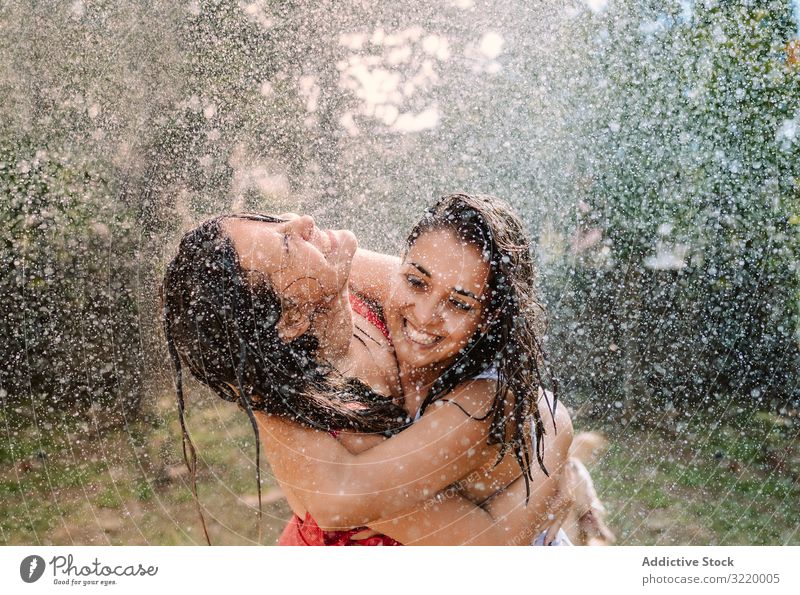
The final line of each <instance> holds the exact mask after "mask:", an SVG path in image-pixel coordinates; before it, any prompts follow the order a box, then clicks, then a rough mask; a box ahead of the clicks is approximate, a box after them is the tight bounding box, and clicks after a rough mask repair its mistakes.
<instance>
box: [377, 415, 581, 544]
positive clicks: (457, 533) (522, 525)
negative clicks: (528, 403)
mask: <svg viewBox="0 0 800 595" xmlns="http://www.w3.org/2000/svg"><path fill="white" fill-rule="evenodd" d="M545 411H546V412H545ZM545 411H543V413H544V416H545V425H546V427H549V428H552V424H551V423H550V420H552V417H550V415H549V411H547V410H545ZM556 426H557V428H558V432H557V433H555V435H552V436H551V435H548V436H546V437H545V443H546V446H545V453H544V455H545V457H544V458H545V461H544V463H545V467H546V468H547V470H548V472H549V473H550V476H549V477H548V476H547V475H545V474H544V473H543V472H542V470H541V469H540V468H539V467H538V466H536V467H534V468H533V469H532V470H531V472H532V476H533V478H532V481H531V483H530V487H531V494H530V500H529V501H528V503H527V504H526V501H525V498H526V491H525V480H524V478H523V477H521V476H520V477H519V478H517V479H516V480H515V481H514V482H513V483H512V484H511V485H510V486H508V487H506V488H505V489H504V490H502V491H500V492H498V493H497V494H495V495H493V496H492V497H491V498H489V500H487V501H486V502H485V503H484V504H483V505H482V506H477V505H475V504H474V503H472V502H470V501H469V500H467V499H466V498H464V497H463V496H461V495H460V494H459V493H458V487H459V486H458V483H456V484H454V485H453V486H450V487H448V488H447V489H446V490H444V491H443V492H440V493H439V494H438V495H437V496H436V497H434V498H433V499H430V500H428V501H426V502H425V503H423V504H421V505H418V506H417V507H415V508H413V509H412V510H408V511H405V512H404V513H402V514H399V515H396V516H395V517H394V518H391V519H387V520H381V521H378V522H373V523H371V524H370V528H372V529H374V530H376V531H380V532H381V533H384V534H386V535H389V536H390V537H392V538H394V539H396V540H397V541H399V542H400V543H403V544H407V545H528V544H530V543H531V541H533V539H534V538H535V537H536V536H537V535H538V534H539V533H540V532H541V531H543V530H544V529H545V527H546V526H547V525H549V524H550V522H551V520H550V518H549V517H550V515H551V514H553V513H555V514H559V511H558V510H555V508H556V507H558V504H556V502H557V501H559V498H560V496H561V495H562V494H561V493H560V492H559V489H560V488H561V485H560V481H561V479H562V470H563V466H564V463H565V462H566V460H567V457H568V453H569V447H570V444H571V443H572V422H571V420H570V418H569V414H568V413H567V411H566V409H565V408H564V407H560V408H559V409H558V410H557V412H556Z"/></svg>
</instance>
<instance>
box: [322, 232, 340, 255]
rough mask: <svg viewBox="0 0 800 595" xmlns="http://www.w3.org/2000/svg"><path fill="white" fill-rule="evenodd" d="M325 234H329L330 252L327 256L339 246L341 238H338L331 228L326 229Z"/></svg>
mask: <svg viewBox="0 0 800 595" xmlns="http://www.w3.org/2000/svg"><path fill="white" fill-rule="evenodd" d="M325 235H327V236H328V252H327V253H326V254H325V256H330V255H331V254H333V253H334V252H336V248H338V247H339V240H337V239H336V235H335V234H334V233H333V232H332V231H331V230H330V229H328V230H326V231H325Z"/></svg>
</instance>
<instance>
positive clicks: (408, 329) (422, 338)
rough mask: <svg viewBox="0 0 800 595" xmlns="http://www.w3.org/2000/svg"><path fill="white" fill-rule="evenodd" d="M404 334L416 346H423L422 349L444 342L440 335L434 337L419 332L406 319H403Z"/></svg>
mask: <svg viewBox="0 0 800 595" xmlns="http://www.w3.org/2000/svg"><path fill="white" fill-rule="evenodd" d="M403 334H405V336H406V338H407V339H408V340H409V341H411V342H412V343H415V344H416V345H421V346H422V347H431V346H433V345H436V344H437V343H439V342H440V341H441V340H442V337H440V336H439V335H432V334H430V333H426V332H425V331H421V330H419V329H418V328H416V327H415V326H414V325H413V324H411V323H410V322H409V321H408V319H406V318H404V319H403Z"/></svg>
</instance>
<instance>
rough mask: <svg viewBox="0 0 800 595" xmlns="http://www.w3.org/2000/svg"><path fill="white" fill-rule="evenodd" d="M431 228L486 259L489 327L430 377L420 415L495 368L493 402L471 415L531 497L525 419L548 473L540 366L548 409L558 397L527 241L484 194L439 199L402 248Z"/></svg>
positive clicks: (505, 209)
mask: <svg viewBox="0 0 800 595" xmlns="http://www.w3.org/2000/svg"><path fill="white" fill-rule="evenodd" d="M434 230H448V231H450V232H452V233H453V234H454V235H455V236H456V238H457V239H458V240H460V241H462V242H465V243H467V244H470V245H473V246H475V247H476V248H478V249H479V250H480V251H481V254H482V255H483V258H484V260H485V261H486V262H487V263H488V264H489V281H488V288H487V292H488V293H486V294H485V295H487V296H488V299H487V300H486V301H485V302H484V305H483V308H484V311H483V316H484V320H486V321H487V322H488V326H487V327H486V328H484V329H483V330H482V331H476V333H475V334H474V335H473V336H472V337H471V338H470V340H469V341H468V343H467V344H466V345H465V346H464V347H463V348H462V349H461V351H460V352H459V354H458V356H457V357H456V359H455V360H454V362H453V363H452V364H451V365H450V366H449V367H448V368H447V369H446V370H445V371H444V372H443V373H442V374H441V376H439V378H437V379H436V380H435V381H434V383H433V384H432V386H431V388H430V390H429V391H428V394H427V395H426V397H425V399H424V400H423V401H422V405H421V406H420V414H422V413H424V411H425V409H427V408H428V407H429V406H430V405H431V404H432V403H434V402H436V401H439V400H443V401H444V400H446V399H444V398H443V397H445V395H447V394H448V393H449V392H451V391H452V390H453V389H454V388H456V386H458V385H459V384H461V383H462V382H465V381H468V380H470V379H471V378H474V377H475V376H477V375H478V374H480V373H481V372H484V371H486V370H489V369H492V368H494V369H495V370H496V371H497V376H498V382H497V389H496V391H495V396H494V400H493V401H492V406H491V408H490V409H489V411H488V412H487V413H486V415H485V416H483V417H480V418H477V417H476V418H475V419H486V418H487V417H491V425H490V429H489V439H488V442H489V444H499V445H500V454H499V457H498V462H499V461H500V460H501V459H502V458H503V456H504V455H505V454H506V453H507V452H508V451H509V450H512V452H513V454H514V456H515V458H516V460H517V462H518V463H519V466H520V468H521V469H522V471H523V475H524V477H525V489H526V493H527V497H528V498H529V497H530V481H531V479H532V476H531V452H530V447H529V442H528V440H527V439H526V436H527V432H528V428H529V427H530V425H529V424H530V420H533V424H534V427H535V430H536V431H535V452H536V459H537V461H538V463H539V467H540V468H541V469H542V471H543V472H544V473H545V474H548V471H547V469H546V468H545V466H544V452H543V445H544V442H543V440H544V435H545V431H546V430H545V427H544V423H543V422H542V415H541V412H540V411H539V406H538V396H539V387H542V388H544V387H545V386H546V384H545V378H544V377H543V371H544V372H545V373H546V375H547V380H548V381H549V387H550V388H551V389H552V391H553V395H554V399H553V403H552V407H553V409H552V413H553V414H555V407H556V403H557V401H558V381H557V379H556V378H555V376H554V375H553V374H552V372H551V371H550V367H549V365H548V364H547V361H546V358H545V354H544V351H543V349H542V345H541V343H540V341H539V339H538V337H539V336H540V335H541V332H542V331H543V326H544V317H543V313H544V309H543V308H542V306H541V305H540V304H539V303H538V301H537V299H536V291H535V280H536V267H535V264H534V260H533V254H532V252H531V242H530V239H529V238H528V234H527V233H526V231H525V227H524V225H523V224H522V221H520V219H519V217H517V215H516V214H515V213H514V212H513V210H512V209H511V207H510V206H509V205H508V204H507V203H505V202H504V201H502V200H500V199H499V198H495V197H493V196H485V195H467V194H452V195H449V196H445V197H443V198H441V199H439V200H438V201H437V202H436V204H434V205H433V206H432V207H430V208H429V209H428V210H427V212H426V213H425V215H424V216H423V217H422V219H421V220H420V221H419V222H418V223H417V224H416V225H415V226H414V228H413V229H412V230H411V233H410V234H409V235H408V239H407V240H406V253H407V252H408V250H409V249H410V248H411V247H412V246H413V245H414V244H415V243H416V241H417V239H419V237H420V236H422V234H424V233H426V232H429V231H434ZM507 409H510V414H507V412H506V410H507ZM473 417H474V416H473ZM553 428H554V430H555V423H554V424H553Z"/></svg>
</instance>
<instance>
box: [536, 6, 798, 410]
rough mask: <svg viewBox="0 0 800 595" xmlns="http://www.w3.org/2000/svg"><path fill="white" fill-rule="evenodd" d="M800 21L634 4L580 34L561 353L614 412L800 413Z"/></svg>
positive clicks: (557, 298) (777, 12)
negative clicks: (792, 44)
mask: <svg viewBox="0 0 800 595" xmlns="http://www.w3.org/2000/svg"><path fill="white" fill-rule="evenodd" d="M790 16H791V15H790V5H789V3H787V2H778V1H771V0H765V1H760V2H751V1H748V2H743V1H735V2H715V3H706V4H702V3H692V4H690V5H687V7H683V8H681V7H680V6H679V5H678V4H675V5H674V6H671V5H670V6H665V5H663V3H660V2H646V1H645V2H641V1H639V2H633V1H629V2H622V3H619V2H618V3H615V4H614V6H609V8H608V10H607V11H606V12H604V13H602V14H598V15H594V16H593V17H592V18H591V19H590V20H588V21H587V25H586V27H585V29H582V30H581V32H580V33H581V35H582V37H581V38H580V42H578V43H582V44H583V47H585V49H586V52H585V53H584V54H583V55H582V58H583V59H582V63H580V64H577V65H576V68H579V71H578V72H576V73H575V79H574V80H575V85H574V87H573V88H572V89H571V92H572V93H573V99H574V101H576V102H580V106H578V105H576V106H575V112H574V113H575V118H574V120H573V126H574V127H575V128H574V131H575V138H576V145H577V146H576V152H577V155H578V158H579V164H580V165H579V171H580V176H579V179H578V181H579V182H580V184H577V185H578V186H581V185H582V186H583V188H581V189H579V190H578V194H577V196H576V203H578V204H579V208H578V209H577V216H576V219H575V223H574V226H573V233H572V238H571V250H570V253H569V254H567V256H566V258H564V260H563V261H561V262H560V263H558V264H557V266H560V267H561V269H560V273H559V275H558V276H556V278H555V279H554V280H552V282H553V286H551V287H550V288H549V289H550V300H551V303H553V304H554V308H553V310H554V314H555V316H556V324H555V325H554V332H553V336H554V340H553V341H552V342H553V343H555V345H556V346H557V347H558V349H557V350H558V357H557V359H558V362H559V367H560V369H561V372H562V376H565V377H566V379H567V384H568V385H570V386H572V387H574V388H575V389H576V392H577V393H579V394H582V395H583V396H584V397H585V398H588V399H591V400H592V401H593V406H594V408H595V409H596V410H601V411H602V412H603V414H607V413H608V408H610V409H611V415H612V416H616V417H620V416H622V415H625V414H626V413H625V412H627V411H628V410H629V409H630V408H631V407H633V408H634V409H636V408H639V409H642V408H643V409H645V410H648V409H649V408H652V407H666V408H667V409H669V408H671V407H676V408H679V409H681V408H683V409H686V410H690V409H693V408H697V407H704V408H706V407H712V406H715V405H718V406H720V408H722V409H724V408H725V407H727V406H729V405H734V406H735V407H745V408H749V407H751V406H762V407H763V406H778V407H780V406H782V405H786V404H788V403H794V404H797V403H798V402H800V376H799V375H798V374H799V371H800V352H798V338H799V337H800V335H798V300H799V299H800V271H799V270H798V261H800V228H799V227H798V225H797V224H798V219H797V215H798V213H800V138H797V137H796V135H795V134H794V132H793V131H794V130H795V129H796V127H797V126H798V125H800V68H798V65H797V64H791V63H789V60H788V55H787V44H788V43H789V41H790V40H791V39H792V37H793V36H794V35H795V34H796V33H795V27H796V25H795V23H794V22H793V21H792V20H791V18H790ZM576 41H577V40H576ZM615 402H616V408H615V407H614V403H615ZM614 411H618V412H620V413H618V414H615V413H614Z"/></svg>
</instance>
